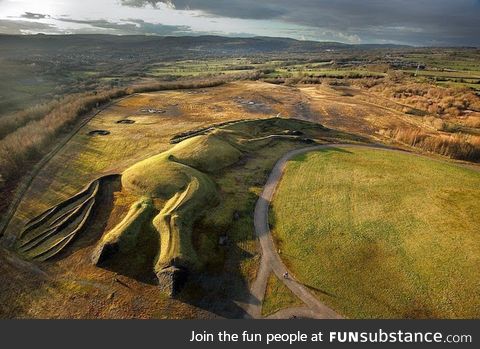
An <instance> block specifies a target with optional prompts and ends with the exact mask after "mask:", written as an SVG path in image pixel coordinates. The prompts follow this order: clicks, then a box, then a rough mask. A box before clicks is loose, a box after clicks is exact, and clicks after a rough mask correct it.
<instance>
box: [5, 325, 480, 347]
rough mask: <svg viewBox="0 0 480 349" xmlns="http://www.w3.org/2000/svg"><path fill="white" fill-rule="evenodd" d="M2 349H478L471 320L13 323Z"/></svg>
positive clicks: (477, 328) (479, 328)
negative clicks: (32, 348) (383, 348)
mask: <svg viewBox="0 0 480 349" xmlns="http://www.w3.org/2000/svg"><path fill="white" fill-rule="evenodd" d="M0 326H1V327H0V328H1V330H0V338H1V343H2V344H3V345H2V347H4V348H25V347H40V348H41V347H43V346H44V345H45V347H47V346H48V348H50V349H53V348H70V347H74V348H90V347H94V348H99V347H103V348H115V349H117V348H167V347H168V346H173V347H172V348H175V346H178V347H180V348H224V347H226V346H228V347H229V348H245V347H246V346H248V348H270V347H275V348H278V347H281V348H372V347H385V346H386V345H388V348H402V347H404V348H407V347H408V348H412V346H413V347H414V348H473V347H476V348H478V343H479V342H478V332H479V330H480V321H474V320H445V321H444V320H441V321H440V320H439V321H433V320H389V321H387V320H257V321H253V320H251V321H246V320H214V321H202V320H151V321H148V320H116V321H115V320H94V321H82V320H47V321H40V320H14V321H2V322H1V324H0Z"/></svg>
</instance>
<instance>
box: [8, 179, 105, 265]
mask: <svg viewBox="0 0 480 349" xmlns="http://www.w3.org/2000/svg"><path fill="white" fill-rule="evenodd" d="M100 187H101V179H97V180H95V181H93V182H92V183H90V184H89V185H88V186H87V187H86V188H85V189H84V190H83V191H81V192H80V193H78V194H76V195H74V196H72V197H71V198H69V199H67V200H65V201H63V202H62V203H60V204H58V205H55V206H53V207H51V208H49V209H47V210H46V211H45V212H43V213H41V214H40V215H38V216H37V217H34V218H32V219H31V220H29V221H28V222H27V223H26V225H25V228H24V229H23V231H22V232H21V233H20V235H19V238H18V240H17V242H16V244H15V248H16V250H17V251H18V253H19V254H20V255H22V256H23V257H25V258H27V259H33V260H38V261H46V260H48V259H50V258H52V257H54V256H56V255H57V254H59V253H60V252H61V251H62V250H64V248H65V247H67V246H68V245H69V244H70V243H71V242H72V241H73V240H74V239H75V238H76V237H77V236H78V235H79V234H80V233H81V232H82V231H83V230H84V228H85V226H86V224H87V222H88V220H89V218H90V217H91V216H92V212H93V210H94V207H95V204H96V203H97V200H98V196H99V191H100Z"/></svg>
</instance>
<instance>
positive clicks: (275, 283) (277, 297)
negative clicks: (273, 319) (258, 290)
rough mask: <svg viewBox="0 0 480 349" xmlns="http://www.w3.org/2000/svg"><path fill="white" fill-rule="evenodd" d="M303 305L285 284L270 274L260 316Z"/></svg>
mask: <svg viewBox="0 0 480 349" xmlns="http://www.w3.org/2000/svg"><path fill="white" fill-rule="evenodd" d="M302 305H303V303H302V301H301V300H300V299H298V298H297V297H296V296H295V295H294V294H293V293H292V291H290V290H289V289H288V287H287V286H285V284H284V283H283V282H282V281H280V280H279V279H278V277H277V276H276V275H275V274H273V273H272V274H271V275H270V277H269V278H268V283H267V289H266V290H265V298H264V299H263V304H262V315H263V316H269V315H272V314H274V313H276V312H277V311H279V310H282V309H285V308H290V307H300V306H302Z"/></svg>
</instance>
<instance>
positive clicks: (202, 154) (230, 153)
mask: <svg viewBox="0 0 480 349" xmlns="http://www.w3.org/2000/svg"><path fill="white" fill-rule="evenodd" d="M168 153H169V154H171V155H172V156H173V159H174V160H175V161H178V162H180V163H182V164H185V165H188V166H191V167H194V168H197V169H199V170H200V171H205V172H215V171H218V170H219V169H222V168H224V167H227V166H229V165H231V164H234V163H235V162H237V161H238V160H239V159H240V157H241V156H242V152H241V151H240V150H238V149H237V148H235V147H234V146H233V145H232V144H230V143H229V142H228V141H226V140H224V139H223V138H222V137H221V136H220V134H218V133H216V134H212V135H209V136H196V137H193V138H190V139H187V140H185V141H183V142H181V143H179V144H177V145H176V146H175V147H173V148H172V150H170V151H169V152H168Z"/></svg>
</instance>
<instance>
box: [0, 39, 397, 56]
mask: <svg viewBox="0 0 480 349" xmlns="http://www.w3.org/2000/svg"><path fill="white" fill-rule="evenodd" d="M0 47H1V50H2V55H3V56H4V57H6V56H8V57H16V56H22V55H24V54H25V53H26V52H28V53H29V54H33V55H35V54H40V55H44V54H46V53H47V52H49V53H50V54H53V55H55V54H65V53H68V52H72V53H73V52H78V50H88V51H89V53H90V54H91V53H97V54H102V55H105V54H110V55H115V54H120V53H121V54H122V55H125V54H133V55H138V54H142V55H151V54H155V55H160V56H165V57H166V58H167V57H168V58H173V56H181V57H182V58H185V56H186V55H187V56H188V53H190V54H192V55H193V54H196V55H198V54H199V53H200V54H201V55H202V56H233V55H242V56H245V55H255V54H265V53H302V52H308V53H310V54H311V53H315V52H318V53H320V52H325V51H332V50H333V51H340V50H352V49H359V50H368V49H375V48H381V47H388V48H394V47H397V46H395V45H385V46H384V45H347V44H342V43H338V42H317V41H299V40H294V39H287V38H271V37H254V38H229V37H221V36H180V37H172V36H165V37H159V36H114V35H43V34H39V35H0ZM398 47H401V46H398Z"/></svg>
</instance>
